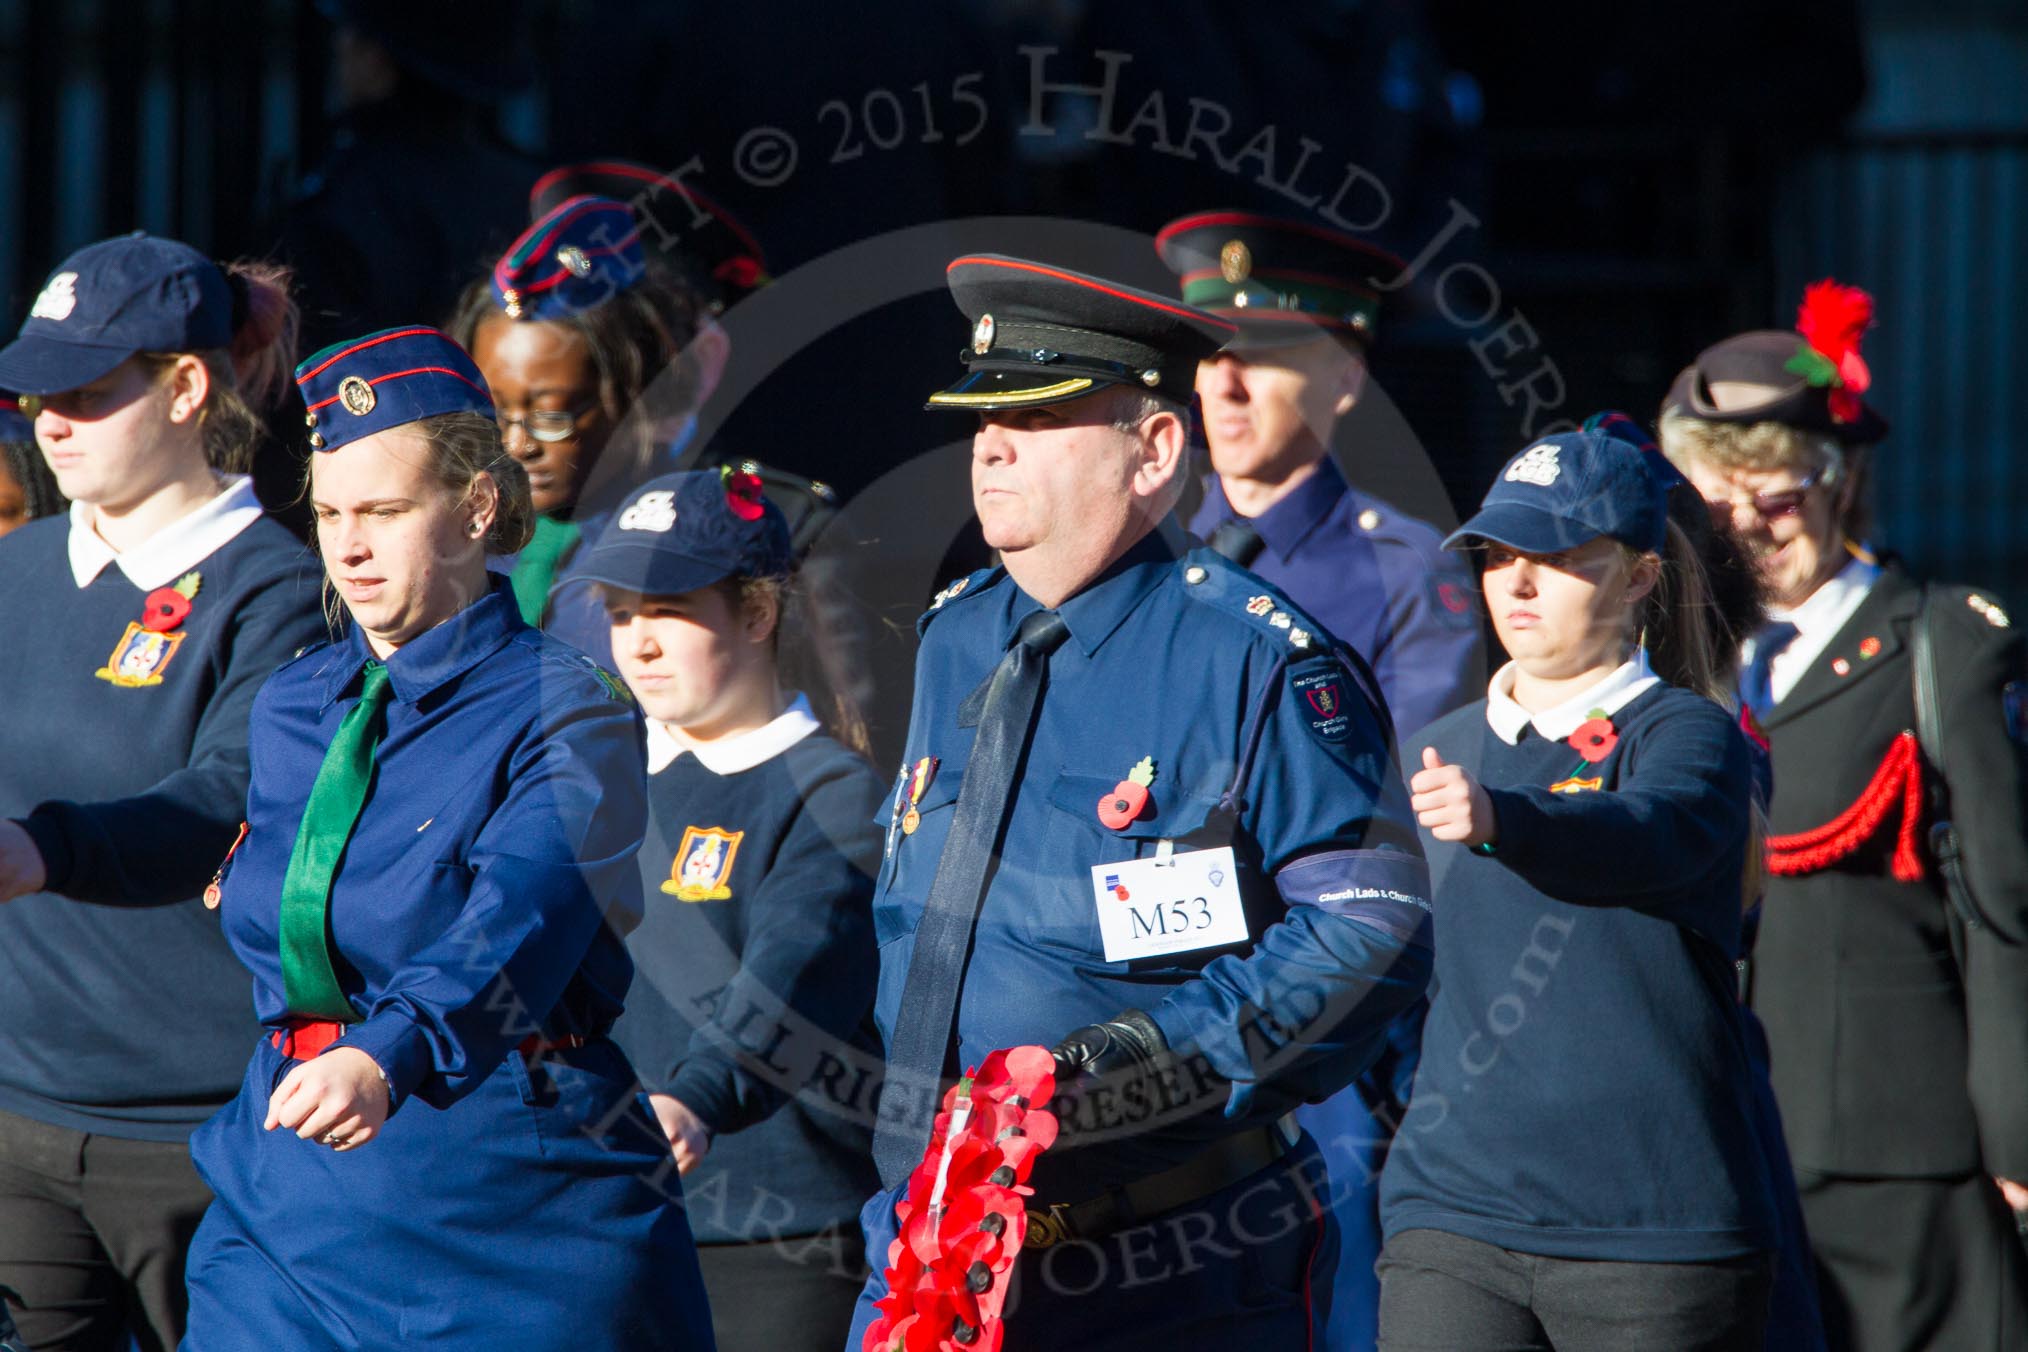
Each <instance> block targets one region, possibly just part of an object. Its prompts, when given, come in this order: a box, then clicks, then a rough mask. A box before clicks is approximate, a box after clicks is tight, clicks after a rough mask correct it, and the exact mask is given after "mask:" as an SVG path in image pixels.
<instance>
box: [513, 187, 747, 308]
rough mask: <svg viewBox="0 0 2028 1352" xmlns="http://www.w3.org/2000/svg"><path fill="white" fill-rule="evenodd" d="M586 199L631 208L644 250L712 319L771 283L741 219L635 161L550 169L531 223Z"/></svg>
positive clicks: (536, 193) (534, 191) (533, 196)
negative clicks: (607, 200)
mask: <svg viewBox="0 0 2028 1352" xmlns="http://www.w3.org/2000/svg"><path fill="white" fill-rule="evenodd" d="M585 194H590V195H591V196H594V197H611V198H615V199H617V200H619V201H621V202H625V203H626V204H627V205H628V207H630V208H631V209H632V210H633V213H634V220H635V221H636V223H638V224H639V226H640V229H641V242H642V244H643V245H644V246H646V248H647V249H648V251H649V252H650V253H652V254H654V255H655V256H656V257H658V258H660V259H661V260H662V261H663V262H664V263H665V264H667V265H668V266H669V267H671V268H673V269H674V270H675V271H676V272H677V273H678V274H680V275H681V276H682V277H683V278H684V280H686V281H687V282H689V283H690V285H691V286H692V287H693V288H695V289H696V290H697V292H698V294H700V295H702V296H703V297H704V298H705V300H706V301H708V302H710V305H711V308H712V310H713V312H714V313H717V312H721V311H723V310H724V309H725V308H726V307H727V306H730V305H735V304H737V303H738V302H739V301H741V300H743V299H745V298H746V297H747V296H748V295H751V294H752V293H753V292H755V291H758V290H760V288H761V287H763V286H765V285H767V283H768V281H769V275H768V262H767V255H766V254H764V253H763V252H762V251H761V246H760V241H759V240H758V239H755V238H754V235H753V232H752V231H751V230H749V229H747V228H746V226H745V225H744V224H743V223H741V222H740V220H739V219H738V218H737V217H735V216H734V215H733V214H732V213H731V212H730V211H727V210H726V209H725V207H724V206H723V205H722V204H720V203H719V202H717V201H715V200H713V199H712V198H710V197H708V196H706V195H705V194H704V193H703V192H701V191H699V190H698V189H696V188H694V187H692V186H691V185H690V184H688V183H684V182H682V181H680V180H678V179H677V178H675V177H673V176H672V175H669V174H664V173H661V172H659V171H657V170H655V169H651V168H649V167H648V166H647V165H645V164H636V163H634V162H633V161H631V160H588V161H586V162H584V163H582V164H566V165H561V166H559V167H557V168H555V169H552V170H550V171H549V172H548V173H546V174H544V175H543V176H542V177H541V178H538V179H536V180H535V186H534V187H532V188H530V189H529V191H528V214H529V218H530V219H531V220H540V219H541V218H542V217H543V215H545V214H546V213H548V212H550V211H553V210H555V209H556V207H557V206H558V205H560V204H561V203H563V202H567V201H569V200H570V199H571V198H573V197H578V196H582V195H585Z"/></svg>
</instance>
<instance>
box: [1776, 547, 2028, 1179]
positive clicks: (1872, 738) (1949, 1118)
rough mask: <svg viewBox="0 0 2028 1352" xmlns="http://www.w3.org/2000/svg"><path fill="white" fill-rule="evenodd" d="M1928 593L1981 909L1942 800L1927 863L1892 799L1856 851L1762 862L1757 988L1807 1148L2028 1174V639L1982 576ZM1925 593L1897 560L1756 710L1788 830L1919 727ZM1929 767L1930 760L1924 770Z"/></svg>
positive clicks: (1901, 1174) (1842, 1167) (1841, 1156)
mask: <svg viewBox="0 0 2028 1352" xmlns="http://www.w3.org/2000/svg"><path fill="white" fill-rule="evenodd" d="M1930 597H1931V599H1930V606H1931V609H1932V611H1933V619H1932V633H1933V635H1934V643H1935V651H1936V668H1937V673H1938V684H1939V689H1940V694H1941V703H1942V706H1943V731H1942V737H1941V742H1942V748H1941V751H1942V761H1943V769H1944V771H1945V774H1946V777H1947V779H1948V785H1949V811H1950V814H1951V816H1952V817H1953V819H1954V820H1955V822H1956V825H1957V829H1958V832H1959V836H1960V839H1961V841H1962V844H1963V849H1964V852H1965V855H1966V857H1967V863H1968V872H1969V876H1970V880H1971V884H1972V888H1973V891H1974V892H1975V894H1976V895H1977V897H1978V900H1979V905H1980V910H1981V912H1982V914H1983V915H1984V917H1985V921H1984V923H1982V924H1979V925H1976V926H1968V925H1966V924H1964V923H1963V922H1962V921H1960V920H1958V919H1957V918H1956V917H1955V916H1954V914H1953V910H1952V905H1951V901H1950V898H1949V896H1948V895H1947V892H1946V889H1945V887H1944V885H1943V883H1942V880H1941V877H1940V875H1939V874H1938V872H1937V869H1936V864H1935V860H1934V858H1933V856H1932V853H1931V851H1930V850H1929V848H1928V847H1927V844H1926V840H1927V832H1928V830H1929V827H1930V824H1931V818H1932V817H1934V816H1935V815H1936V812H1935V810H1934V806H1932V807H1931V808H1929V809H1926V810H1925V812H1924V816H1923V820H1922V822H1921V823H1920V826H1919V830H1920V832H1921V834H1920V835H1919V836H1918V840H1919V841H1921V842H1925V843H1923V844H1922V847H1921V854H1922V871H1923V878H1922V880H1921V881H1917V882H1897V881H1896V880H1895V879H1894V876H1893V874H1892V872H1891V871H1890V869H1891V861H1892V856H1893V853H1894V849H1895V845H1896V839H1897V828H1898V826H1899V822H1900V810H1899V807H1898V806H1896V807H1895V808H1894V809H1893V810H1892V811H1890V812H1889V813H1888V815H1887V818H1886V820H1885V821H1884V822H1883V824H1882V825H1881V828H1880V829H1879V830H1878V831H1877V832H1875V833H1874V835H1873V837H1872V838H1871V839H1869V840H1868V841H1867V842H1866V843H1865V844H1863V845H1862V846H1860V847H1859V849H1858V850H1857V851H1856V852H1855V853H1853V854H1851V855H1849V856H1848V857H1847V858H1845V859H1843V860H1842V861H1840V862H1838V863H1835V864H1832V865H1831V866H1830V867H1828V868H1825V869H1823V870H1821V871H1819V872H1815V873H1810V874H1807V875H1803V876H1795V877H1776V878H1774V879H1773V880H1772V881H1771V882H1770V884H1769V887H1768V893H1767V901H1766V906H1765V917H1764V919H1763V921H1762V926H1761V932H1760V941H1759V946H1758V949H1757V952H1756V955H1755V958H1754V973H1753V984H1752V992H1753V994H1752V1000H1753V1005H1754V1008H1755V1009H1756V1010H1757V1011H1758V1012H1759V1014H1760V1017H1761V1019H1762V1021H1763V1022H1764V1023H1765V1024H1766V1026H1767V1035H1768V1042H1769V1044H1770V1049H1771V1052H1772V1056H1773V1072H1774V1075H1773V1078H1774V1085H1775V1092H1776V1096H1777V1098H1778V1099H1779V1101H1780V1104H1781V1111H1782V1118H1783V1121H1784V1123H1785V1124H1786V1127H1787V1134H1788V1140H1789V1147H1790V1151H1791V1153H1792V1155H1793V1157H1794V1160H1795V1163H1796V1165H1797V1167H1798V1168H1800V1169H1805V1170H1811V1171H1815V1172H1818V1173H1824V1174H1838V1175H1848V1176H1872V1177H1896V1178H1919V1177H1931V1178H1942V1177H1953V1176H1964V1175H1968V1174H1974V1173H1984V1174H1993V1175H1997V1176H2000V1177H2006V1178H2014V1179H2020V1178H2022V1177H2024V1176H2028V946H2023V943H2022V941H2023V940H2024V939H2028V750H2024V747H2023V739H2022V730H2021V728H2020V727H2019V701H2020V698H2021V687H2020V686H2019V684H2018V682H2019V681H2020V679H2021V677H2022V675H2023V647H2022V640H2021V635H2020V633H2019V631H2017V630H2015V629H2013V628H2012V627H2011V626H2009V624H2008V623H2007V618H2006V615H2005V614H2004V612H2002V611H2001V610H1999V608H1998V607H1997V606H1994V605H1993V604H1992V603H1991V602H1990V601H1989V600H1988V599H1987V598H1985V597H1983V596H1980V595H1979V594H1977V593H1975V592H1971V591H1969V590H1967V589H1965V588H1962V587H1935V588H1932V589H1931V593H1930ZM1921 598H1922V590H1921V588H1920V587H1919V586H1918V585H1917V584H1916V583H1914V582H1913V581H1911V580H1910V579H1909V578H1908V577H1907V576H1906V575H1905V574H1903V573H1902V572H1901V571H1899V570H1898V569H1897V568H1895V567H1893V566H1892V565H1890V566H1888V567H1887V568H1885V569H1884V570H1883V571H1882V573H1881V575H1880V578H1879V580H1878V581H1877V582H1876V583H1875V584H1874V586H1873V589H1872V590H1871V591H1870V592H1868V594H1867V596H1866V598H1865V600H1864V601H1862V602H1861V603H1860V606H1859V608H1858V610H1857V611H1856V612H1854V613H1853V615H1852V617H1851V619H1850V620H1848V621H1847V622H1846V624H1845V626H1844V627H1843V628H1842V629H1841V630H1839V632H1838V633H1837V635H1836V636H1835V637H1834V638H1833V640H1832V642H1831V643H1830V644H1829V646H1828V647H1827V648H1826V649H1825V650H1824V652H1823V653H1822V654H1821V655H1820V656H1819V657H1818V658H1817V660H1816V661H1815V662H1814V663H1813V664H1812V665H1811V666H1810V667H1809V669H1808V670H1806V671H1805V672H1804V673H1803V675H1802V678H1801V679H1800V680H1799V681H1798V682H1797V683H1796V685H1795V687H1794V688H1793V689H1792V690H1790V692H1789V693H1788V696H1787V697H1786V698H1785V699H1783V700H1782V701H1781V702H1780V703H1778V704H1777V705H1775V707H1774V709H1773V711H1772V712H1771V713H1770V714H1769V715H1768V717H1767V718H1766V719H1765V720H1764V726H1765V729H1766V733H1767V736H1768V739H1769V742H1770V744H1771V746H1772V749H1773V756H1774V783H1775V792H1774V802H1773V805H1772V809H1771V822H1770V826H1771V829H1772V833H1773V835H1774V836H1776V837H1780V836H1783V835H1790V834H1795V833H1800V832H1804V831H1806V830H1809V829H1811V828H1815V827H1818V826H1821V825H1823V824H1825V823H1827V822H1830V821H1832V820H1833V819H1834V818H1836V817H1838V815H1839V814H1840V813H1842V812H1844V811H1845V810H1846V809H1847V808H1848V807H1849V806H1851V805H1852V804H1853V802H1854V801H1855V800H1856V799H1858V798H1859V797H1860V796H1861V794H1862V793H1863V792H1864V791H1865V790H1866V788H1867V786H1868V784H1869V782H1870V781H1871V780H1872V779H1873V777H1874V775H1875V773H1876V770H1877V769H1878V768H1879V767H1880V765H1881V762H1882V759H1883V757H1884V756H1886V755H1887V754H1888V753H1889V752H1890V750H1891V749H1892V747H1893V744H1894V741H1895V738H1896V737H1897V736H1898V735H1899V734H1901V733H1902V732H1904V731H1908V732H1911V733H1912V732H1914V731H1915V728H1916V722H1915V703H1914V696H1913V691H1912V684H1911V677H1912V666H1911V662H1910V653H1909V643H1910V635H1911V632H1912V628H1913V625H1914V622H1915V617H1916V613H1917V610H1918V607H1919V605H1920V602H1921ZM2010 704H2011V705H2012V706H2013V709H2012V710H2011V711H2010V708H2009V706H2010ZM2010 712H2011V715H2012V716H2011V717H2010ZM1933 771H1934V766H1933V765H1931V764H1928V763H1925V764H1924V766H1923V775H1924V779H1925V783H1926V785H1928V784H1929V783H1930V781H1931V777H1932V774H1933ZM1935 801H1936V800H1935V798H1934V797H1932V799H1931V803H1932V805H1934V803H1935Z"/></svg>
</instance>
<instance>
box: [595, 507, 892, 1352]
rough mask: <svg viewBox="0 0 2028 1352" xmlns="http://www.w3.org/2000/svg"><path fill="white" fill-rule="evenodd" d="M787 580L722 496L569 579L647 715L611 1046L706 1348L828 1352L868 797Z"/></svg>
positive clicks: (875, 839) (635, 510) (650, 512)
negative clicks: (634, 1105) (633, 1100)
mask: <svg viewBox="0 0 2028 1352" xmlns="http://www.w3.org/2000/svg"><path fill="white" fill-rule="evenodd" d="M790 569H791V550H790V545H789V529H788V523H787V521H786V520H785V519H784V517H783V515H782V513H781V511H780V510H778V509H777V508H776V506H775V505H774V504H773V503H772V502H769V501H768V500H767V499H766V498H765V497H764V496H762V493H761V484H760V481H759V480H758V479H757V478H756V477H755V476H753V475H750V474H746V473H744V472H730V471H711V472H694V473H686V474H672V475H666V476H664V477H662V478H659V479H652V480H650V481H649V482H647V483H646V484H643V485H642V486H641V487H640V488H639V489H637V490H636V491H635V492H634V493H633V494H632V495H631V496H629V497H628V498H626V499H625V500H624V501H623V502H622V504H621V506H620V510H619V513H618V515H617V517H616V518H615V521H614V524H613V525H612V526H611V527H610V528H608V529H607V531H606V532H605V534H603V535H602V536H600V537H599V539H598V540H597V541H596V542H595V543H594V544H593V546H592V547H591V549H590V550H589V551H588V556H587V558H586V559H585V561H584V575H585V576H587V577H589V578H592V579H593V580H595V581H596V582H598V583H599V585H600V587H601V589H602V590H603V592H604V593H605V603H606V610H607V613H608V614H609V615H610V617H611V619H612V628H613V654H614V657H615V659H616V660H617V662H618V664H619V671H620V674H621V676H622V677H623V678H624V679H625V680H626V682H627V684H628V686H629V688H630V689H631V690H632V691H633V692H634V695H635V697H636V698H637V699H638V700H639V701H640V704H641V707H642V709H643V710H644V711H645V712H646V713H647V715H648V771H649V774H648V805H649V826H648V840H647V843H646V845H644V846H643V848H642V850H641V855H640V860H641V883H642V892H643V894H644V896H645V897H646V900H647V916H646V918H645V919H644V920H643V921H642V923H641V926H640V928H639V929H636V930H635V931H634V932H633V933H632V934H631V935H629V936H628V939H627V946H628V949H629V950H630V951H631V952H632V954H633V957H634V965H635V968H636V971H637V972H638V974H639V975H638V978H637V980H636V981H635V983H634V992H633V995H632V996H631V997H630V998H629V1000H628V1002H627V1012H626V1014H625V1015H624V1016H623V1017H622V1018H621V1020H620V1022H619V1024H618V1025H617V1026H616V1027H615V1028H614V1030H613V1037H614V1039H615V1040H616V1041H617V1042H618V1043H619V1044H620V1046H621V1047H622V1048H623V1049H624V1050H625V1051H626V1053H627V1055H628V1058H629V1059H630V1060H632V1061H633V1063H634V1065H635V1066H636V1067H637V1068H638V1069H639V1070H640V1072H641V1076H642V1080H643V1082H644V1083H645V1084H646V1086H647V1087H648V1089H649V1091H650V1096H649V1102H650V1104H651V1106H652V1107H653V1109H654V1111H655V1115H656V1117H657V1119H658V1120H659V1121H660V1122H661V1125H662V1129H663V1130H664V1131H665V1132H666V1133H667V1134H668V1137H669V1144H670V1149H671V1150H672V1151H673V1152H674V1157H675V1159H676V1161H677V1162H678V1164H679V1165H680V1167H681V1168H682V1170H683V1176H684V1191H685V1193H686V1196H687V1205H688V1211H689V1217H690V1225H691V1229H692V1231H693V1232H694V1233H695V1234H696V1236H697V1240H698V1259H699V1262H700V1263H701V1265H702V1267H703V1269H704V1282H705V1286H706V1288H707V1289H708V1290H709V1291H710V1293H711V1308H712V1318H713V1322H714V1324H715V1325H716V1329H717V1334H718V1341H719V1344H720V1345H721V1346H723V1347H728V1348H745V1347H752V1348H762V1347H765V1348H771V1349H776V1352H790V1349H798V1348H808V1349H812V1350H813V1352H837V1348H838V1347H839V1346H840V1345H841V1344H842V1342H843V1341H844V1338H845V1330H846V1327H847V1325H849V1324H850V1323H851V1319H852V1304H853V1301H854V1299H855V1298H856V1297H857V1295H858V1293H859V1287H860V1284H861V1282H862V1281H863V1280H864V1279H865V1275H866V1269H865V1262H864V1259H863V1255H862V1251H861V1246H860V1235H859V1226H858V1223H857V1218H858V1214H859V1206H860V1203H861V1202H862V1201H863V1200H864V1199H865V1197H866V1195H867V1194H868V1193H870V1192H872V1191H873V1190H874V1189H875V1187H877V1186H878V1183H877V1176H876V1175H875V1173H874V1171H873V1161H872V1156H871V1145H872V1143H871V1140H870V1137H869V1134H868V1131H867V1113H866V1108H865V1105H864V1104H863V1103H862V1102H859V1101H858V1100H857V1099H856V1098H855V1097H854V1095H853V1087H854V1086H855V1085H861V1084H864V1082H865V1077H866V1072H867V1070H868V1068H869V1067H870V1065H872V1064H875V1063H877V1062H878V1060H879V1057H878V1054H877V1052H876V1051H875V1050H874V1047H875V1045H876V1044H875V1040H874V1038H873V1036H872V1032H871V1024H870V1021H869V1020H868V1017H867V1016H868V1014H869V1012H870V1011H871V1009H872V1006H873V986H874V977H875V972H876V957H875V953H874V946H873V912H872V893H873V874H874V872H875V870H876V869H877V868H878V867H879V863H880V832H879V830H878V829H877V828H876V827H875V826H874V824H873V815H874V813H875V811H876V810H877V809H878V808H879V806H880V802H881V798H882V789H881V785H880V782H879V781H878V780H877V779H876V778H875V777H874V775H873V772H872V770H871V769H870V768H868V766H867V764H866V761H865V760H864V759H863V752H862V751H861V750H855V749H852V748H849V747H847V746H845V745H841V744H840V742H839V741H837V740H835V739H834V738H833V737H832V736H830V735H828V734H827V732H826V730H825V728H824V726H823V725H822V724H820V723H819V721H818V716H817V714H816V712H815V708H822V707H825V705H826V703H827V701H826V699H825V696H824V687H826V686H828V685H829V684H830V683H829V682H828V681H826V680H825V679H824V676H823V673H822V672H821V671H819V670H816V669H814V668H815V666H816V664H815V663H814V662H812V661H809V660H806V659H809V658H813V657H815V658H821V656H822V654H819V653H816V652H815V651H814V650H813V648H812V645H811V639H812V638H813V635H812V634H811V633H810V632H809V631H808V630H807V628H806V627H805V626H804V625H803V624H802V623H801V618H800V617H801V614H802V606H801V604H799V603H798V599H797V598H796V596H795V592H794V590H793V587H794V583H793V581H792V578H791V572H790ZM785 626H789V629H788V632H787V633H786V634H785V633H784V629H785ZM784 644H786V645H787V646H786V647H784V646H783V645H784ZM813 678H814V679H813ZM791 679H794V680H797V681H798V682H799V683H802V684H804V685H805V687H806V689H809V690H810V691H811V693H812V694H814V695H815V696H816V705H815V708H813V705H812V700H811V698H810V695H807V694H803V693H799V692H798V691H797V690H796V689H795V688H794V687H793V686H791V685H789V684H787V682H788V681H789V680H791ZM852 723H853V720H849V719H848V720H846V721H845V725H846V726H851V725H852Z"/></svg>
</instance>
